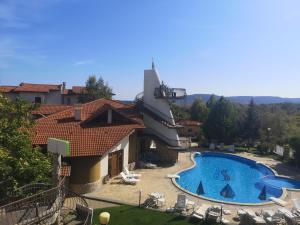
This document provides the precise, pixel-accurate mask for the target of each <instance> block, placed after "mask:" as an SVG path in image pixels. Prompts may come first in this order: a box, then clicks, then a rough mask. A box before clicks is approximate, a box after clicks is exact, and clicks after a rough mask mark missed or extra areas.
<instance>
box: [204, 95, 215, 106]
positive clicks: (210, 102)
mask: <svg viewBox="0 0 300 225" xmlns="http://www.w3.org/2000/svg"><path fill="white" fill-rule="evenodd" d="M216 103H217V98H216V96H215V95H211V96H210V98H209V99H208V101H207V102H206V107H207V108H208V109H212V108H213V107H214V106H215V105H216Z"/></svg>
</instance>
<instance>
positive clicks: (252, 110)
mask: <svg viewBox="0 0 300 225" xmlns="http://www.w3.org/2000/svg"><path fill="white" fill-rule="evenodd" d="M259 128H260V123H259V118H258V114H257V110H256V105H255V104H254V100H253V98H252V99H251V101H250V103H249V106H248V110H247V114H246V118H245V123H244V131H243V133H244V138H245V139H246V140H247V141H248V144H253V143H254V141H255V140H257V139H258V138H259Z"/></svg>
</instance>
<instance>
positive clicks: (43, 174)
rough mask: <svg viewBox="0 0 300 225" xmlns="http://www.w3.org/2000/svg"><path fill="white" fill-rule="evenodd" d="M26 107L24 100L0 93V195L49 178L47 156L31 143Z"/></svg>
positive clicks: (29, 121) (27, 106) (28, 112)
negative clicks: (13, 98)
mask: <svg viewBox="0 0 300 225" xmlns="http://www.w3.org/2000/svg"><path fill="white" fill-rule="evenodd" d="M30 110H31V106H30V105H29V104H28V103H26V102H25V101H23V100H21V99H16V101H10V100H8V99H7V98H5V97H3V96H2V95H0V115H1V117H0V181H1V182H0V185H1V186H2V187H3V188H1V191H0V199H5V198H7V197H9V195H10V194H11V193H12V192H14V191H15V190H16V188H17V187H20V186H23V185H25V184H28V183H36V182H49V181H50V177H51V163H50V159H49V158H48V157H47V156H45V155H44V154H42V153H41V151H40V149H39V148H32V145H31V141H30V129H31V127H32V124H33V122H32V121H31V120H30V116H31V113H30Z"/></svg>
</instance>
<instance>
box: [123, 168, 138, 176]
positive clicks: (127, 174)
mask: <svg viewBox="0 0 300 225" xmlns="http://www.w3.org/2000/svg"><path fill="white" fill-rule="evenodd" d="M124 174H125V175H126V176H127V177H133V178H138V177H141V176H142V175H141V174H138V173H132V172H130V171H129V170H128V168H127V166H124Z"/></svg>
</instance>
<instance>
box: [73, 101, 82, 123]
mask: <svg viewBox="0 0 300 225" xmlns="http://www.w3.org/2000/svg"><path fill="white" fill-rule="evenodd" d="M81 111H82V105H81V104H76V105H75V106H74V117H75V120H76V121H81V119H82V115H81Z"/></svg>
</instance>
